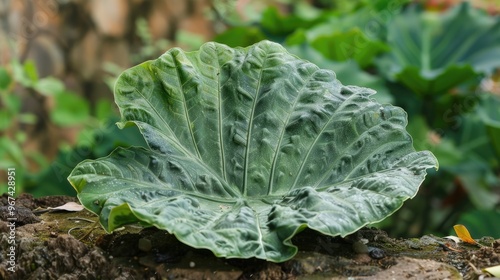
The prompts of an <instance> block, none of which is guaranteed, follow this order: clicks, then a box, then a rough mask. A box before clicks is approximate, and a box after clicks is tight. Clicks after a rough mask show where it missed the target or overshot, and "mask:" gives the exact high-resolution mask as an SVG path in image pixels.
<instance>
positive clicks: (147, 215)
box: [68, 41, 437, 262]
mask: <svg viewBox="0 0 500 280" xmlns="http://www.w3.org/2000/svg"><path fill="white" fill-rule="evenodd" d="M373 94H374V91H373V90H371V89H367V88H360V87H355V86H344V85H342V84H341V83H340V82H339V81H338V80H336V78H335V73H334V72H332V71H329V70H322V69H320V68H318V67H317V66H316V65H314V64H312V63H310V62H307V61H304V60H301V59H298V58H297V57H295V56H293V55H291V54H289V53H288V52H287V51H286V50H285V49H284V48H283V47H282V46H281V45H279V44H276V43H271V42H269V41H263V42H260V43H258V44H255V45H253V46H250V47H247V48H235V49H233V48H230V47H228V46H225V45H222V44H217V43H207V44H204V45H203V46H202V47H201V48H200V50H199V51H194V52H187V53H186V52H183V51H182V50H180V49H177V48H175V49H172V50H170V51H168V52H166V53H165V54H164V55H162V56H161V57H160V58H158V59H156V60H154V61H148V62H145V63H143V64H140V65H138V66H136V67H133V68H131V69H129V70H127V71H125V72H124V73H123V74H122V75H121V76H120V77H119V79H118V81H117V84H116V87H115V101H116V103H117V104H118V107H119V108H120V112H121V116H122V121H121V122H120V123H118V125H119V126H120V127H125V126H130V125H135V126H137V127H138V128H139V130H140V132H141V133H142V135H143V137H144V139H145V140H146V142H147V144H148V147H149V148H148V149H144V148H137V147H132V148H128V149H123V148H118V149H117V150H115V151H114V152H113V153H111V155H109V156H108V157H104V158H101V159H97V160H86V161H83V162H82V163H80V164H79V165H78V166H77V167H76V168H75V169H74V170H73V172H72V173H71V175H70V176H69V178H68V179H69V181H70V182H71V184H72V185H73V187H74V188H75V189H76V191H77V192H78V197H79V199H80V201H81V202H82V204H83V205H84V206H85V207H86V208H87V209H89V210H90V211H92V212H94V213H96V214H97V215H99V217H100V222H101V224H102V226H103V227H104V229H106V230H107V231H113V230H114V229H116V228H118V227H120V226H121V225H123V224H127V223H132V222H141V223H143V224H145V225H149V226H156V227H158V228H160V229H165V230H167V231H169V232H170V233H173V234H174V235H175V236H176V237H177V238H178V239H179V240H180V241H182V242H184V243H186V244H188V245H190V246H193V247H196V248H206V249H209V250H211V251H212V252H214V253H215V254H216V255H217V256H221V257H228V258H250V257H256V258H260V259H266V260H270V261H274V262H281V261H285V260H287V259H289V258H291V257H293V256H294V255H295V253H296V252H297V248H296V247H295V246H294V245H293V244H292V243H291V241H290V240H291V238H292V237H293V236H294V235H295V234H297V233H298V232H300V231H302V230H303V229H305V228H307V227H308V228H311V229H314V230H317V231H319V232H321V233H324V234H327V235H331V236H337V235H340V236H346V235H348V234H351V233H353V232H355V231H356V230H358V229H359V228H361V227H363V226H365V225H367V224H371V223H375V222H378V221H380V220H383V219H384V218H386V217H387V216H389V215H391V214H392V213H394V212H395V211H396V210H397V209H399V208H400V207H401V205H402V204H403V202H404V201H405V200H407V199H409V198H411V197H413V196H414V195H415V194H416V192H417V190H418V187H419V185H420V184H421V183H422V181H423V180H424V177H425V175H426V169H428V168H432V167H435V168H437V160H436V158H435V157H434V156H433V155H432V154H431V153H430V152H425V151H424V152H416V151H415V150H414V148H413V146H412V139H411V137H410V135H409V134H408V133H407V132H406V131H405V126H406V124H407V120H406V113H405V112H404V111H403V110H402V109H401V108H398V107H394V106H392V105H381V104H379V103H378V102H376V101H375V100H374V99H372V98H370V96H371V95H373Z"/></svg>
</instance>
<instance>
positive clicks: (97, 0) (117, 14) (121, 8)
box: [90, 0, 129, 38]
mask: <svg viewBox="0 0 500 280" xmlns="http://www.w3.org/2000/svg"><path fill="white" fill-rule="evenodd" d="M90 10H91V17H92V19H93V20H94V23H95V24H96V27H97V30H98V31H99V33H101V34H103V35H106V36H110V37H116V38H118V37H122V36H123V35H124V34H125V32H126V31H127V30H128V26H129V25H128V22H127V21H128V15H129V6H128V1H127V0H92V2H91V8H90Z"/></svg>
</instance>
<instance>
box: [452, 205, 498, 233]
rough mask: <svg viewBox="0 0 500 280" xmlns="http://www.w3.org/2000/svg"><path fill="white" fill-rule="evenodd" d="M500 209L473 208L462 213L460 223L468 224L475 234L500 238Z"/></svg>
mask: <svg viewBox="0 0 500 280" xmlns="http://www.w3.org/2000/svg"><path fill="white" fill-rule="evenodd" d="M498 221H500V211H499V210H494V209H489V210H477V209H476V210H472V211H468V212H465V213H464V214H462V215H461V216H460V218H459V220H458V223H460V224H464V225H467V227H468V228H469V230H470V232H472V233H473V234H474V235H475V236H478V237H482V236H491V237H493V238H495V239H498V238H500V227H499V226H498Z"/></svg>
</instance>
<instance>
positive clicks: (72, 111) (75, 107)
mask: <svg viewBox="0 0 500 280" xmlns="http://www.w3.org/2000/svg"><path fill="white" fill-rule="evenodd" d="M55 101H56V102H55V103H56V107H55V108H54V109H53V110H51V111H50V118H51V120H52V121H53V122H54V123H55V124H57V125H60V126H71V125H78V124H82V123H84V122H85V121H86V120H87V119H88V118H89V116H90V105H89V103H88V101H87V100H85V99H83V98H82V97H80V96H78V95H76V94H73V93H69V92H66V93H65V94H58V95H56V96H55Z"/></svg>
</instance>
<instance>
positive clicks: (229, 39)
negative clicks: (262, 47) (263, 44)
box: [214, 26, 265, 48]
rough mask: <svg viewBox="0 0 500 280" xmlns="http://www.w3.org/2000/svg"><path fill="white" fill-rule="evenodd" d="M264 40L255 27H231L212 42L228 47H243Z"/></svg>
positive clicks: (260, 32)
mask: <svg viewBox="0 0 500 280" xmlns="http://www.w3.org/2000/svg"><path fill="white" fill-rule="evenodd" d="M264 39H265V36H264V34H263V33H262V31H261V30H260V29H259V28H257V27H241V26H238V27H233V28H230V29H228V30H226V31H224V32H222V33H220V34H218V35H216V36H215V38H214V41H215V42H220V43H224V44H226V45H228V46H230V47H233V48H234V47H245V46H249V45H252V44H255V43H257V42H260V41H262V40H264Z"/></svg>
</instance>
